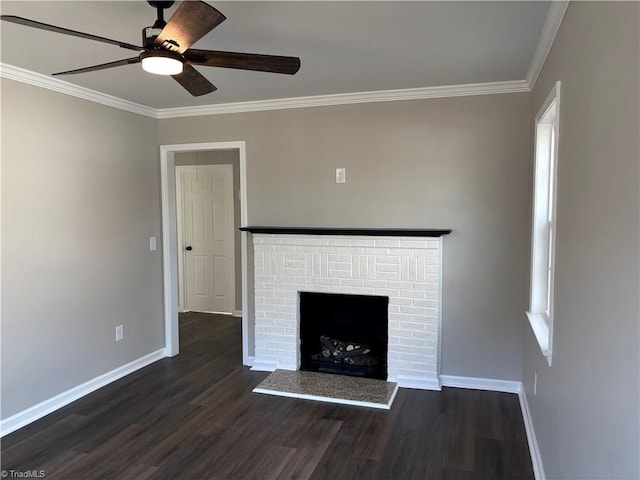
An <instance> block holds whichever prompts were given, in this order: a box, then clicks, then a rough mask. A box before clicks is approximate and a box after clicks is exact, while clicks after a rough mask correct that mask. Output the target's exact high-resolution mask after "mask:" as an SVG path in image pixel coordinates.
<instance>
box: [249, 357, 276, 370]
mask: <svg viewBox="0 0 640 480" xmlns="http://www.w3.org/2000/svg"><path fill="white" fill-rule="evenodd" d="M277 368H278V364H277V363H276V362H263V361H262V360H256V359H255V358H254V359H253V362H252V364H251V370H257V371H259V372H275V371H276V370H277Z"/></svg>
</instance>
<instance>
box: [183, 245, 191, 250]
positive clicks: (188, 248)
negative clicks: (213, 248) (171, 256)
mask: <svg viewBox="0 0 640 480" xmlns="http://www.w3.org/2000/svg"><path fill="white" fill-rule="evenodd" d="M184 249H185V250H186V251H187V252H190V251H191V250H193V247H192V246H191V245H187V246H186V247H184Z"/></svg>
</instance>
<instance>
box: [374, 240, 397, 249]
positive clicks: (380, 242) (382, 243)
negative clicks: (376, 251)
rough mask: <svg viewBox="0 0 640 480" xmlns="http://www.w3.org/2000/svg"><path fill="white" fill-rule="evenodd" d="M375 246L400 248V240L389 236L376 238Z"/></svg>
mask: <svg viewBox="0 0 640 480" xmlns="http://www.w3.org/2000/svg"><path fill="white" fill-rule="evenodd" d="M375 246H376V248H400V240H397V239H390V238H383V239H380V238H376V239H375Z"/></svg>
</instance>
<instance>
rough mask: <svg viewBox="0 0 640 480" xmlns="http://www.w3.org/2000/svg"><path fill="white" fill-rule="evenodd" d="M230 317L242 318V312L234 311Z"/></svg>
mask: <svg viewBox="0 0 640 480" xmlns="http://www.w3.org/2000/svg"><path fill="white" fill-rule="evenodd" d="M231 315H233V316H234V317H240V318H242V310H234V311H233V313H232V314H231Z"/></svg>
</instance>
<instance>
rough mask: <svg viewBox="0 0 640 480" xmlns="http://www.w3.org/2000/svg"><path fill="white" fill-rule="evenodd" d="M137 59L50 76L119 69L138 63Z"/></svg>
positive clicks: (127, 59) (138, 59)
mask: <svg viewBox="0 0 640 480" xmlns="http://www.w3.org/2000/svg"><path fill="white" fill-rule="evenodd" d="M139 62H140V58H139V57H133V58H126V59H124V60H117V61H115V62H109V63H102V64H100V65H93V66H92V67H85V68H78V69H76V70H67V71H66V72H58V73H53V74H52V75H54V76H55V75H72V74H74V73H85V72H95V71H96V70H105V69H107V68H113V67H121V66H123V65H131V64H134V63H139Z"/></svg>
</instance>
